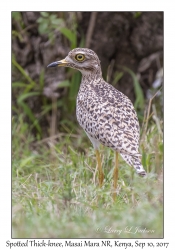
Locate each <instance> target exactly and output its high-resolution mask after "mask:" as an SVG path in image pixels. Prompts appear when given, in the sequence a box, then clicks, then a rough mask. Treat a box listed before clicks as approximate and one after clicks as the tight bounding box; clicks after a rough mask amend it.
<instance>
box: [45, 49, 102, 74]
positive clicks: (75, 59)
mask: <svg viewBox="0 0 175 250" xmlns="http://www.w3.org/2000/svg"><path fill="white" fill-rule="evenodd" d="M56 66H64V67H70V68H73V69H77V70H79V71H80V72H81V73H82V75H91V74H98V75H100V76H101V66H100V60H99V58H98V56H97V54H96V53H95V52H94V51H93V50H90V49H86V48H76V49H73V50H71V51H70V52H69V54H68V55H67V57H66V58H65V59H63V60H60V61H57V62H53V63H50V64H49V65H48V66H47V67H48V68H49V67H56Z"/></svg>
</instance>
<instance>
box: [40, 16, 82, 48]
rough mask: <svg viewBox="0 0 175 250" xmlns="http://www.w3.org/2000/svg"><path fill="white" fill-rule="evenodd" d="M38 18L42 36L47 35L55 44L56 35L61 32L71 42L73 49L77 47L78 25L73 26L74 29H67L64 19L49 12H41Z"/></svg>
mask: <svg viewBox="0 0 175 250" xmlns="http://www.w3.org/2000/svg"><path fill="white" fill-rule="evenodd" d="M40 15H41V17H39V18H38V20H37V23H38V24H39V25H38V31H39V33H40V34H47V35H48V37H49V39H50V40H51V42H54V37H55V35H54V33H55V32H57V31H59V32H61V33H62V34H63V35H64V36H65V37H66V38H67V39H68V40H69V42H70V45H71V46H70V47H71V49H73V48H76V46H77V35H76V25H72V29H73V30H71V29H69V28H67V27H66V23H65V21H64V19H62V18H58V17H57V15H56V14H50V13H49V12H41V13H40Z"/></svg>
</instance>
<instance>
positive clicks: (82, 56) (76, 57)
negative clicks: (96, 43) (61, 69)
mask: <svg viewBox="0 0 175 250" xmlns="http://www.w3.org/2000/svg"><path fill="white" fill-rule="evenodd" d="M75 59H76V60H77V61H79V62H82V61H84V59H85V55H83V54H77V55H76V56H75Z"/></svg>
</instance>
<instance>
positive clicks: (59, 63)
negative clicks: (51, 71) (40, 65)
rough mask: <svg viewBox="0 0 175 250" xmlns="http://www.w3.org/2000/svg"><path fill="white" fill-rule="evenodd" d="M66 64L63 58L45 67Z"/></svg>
mask: <svg viewBox="0 0 175 250" xmlns="http://www.w3.org/2000/svg"><path fill="white" fill-rule="evenodd" d="M67 64H68V62H67V61H66V60H65V59H63V60H61V61H57V62H53V63H50V64H49V65H48V66H47V68H51V67H56V66H58V67H59V66H66V65H67Z"/></svg>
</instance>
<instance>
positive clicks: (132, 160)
mask: <svg viewBox="0 0 175 250" xmlns="http://www.w3.org/2000/svg"><path fill="white" fill-rule="evenodd" d="M121 156H122V158H123V159H124V160H125V161H126V162H127V163H128V164H129V165H130V166H133V167H134V168H135V170H136V172H137V173H138V174H139V175H141V176H145V175H146V171H145V170H144V168H143V166H142V164H141V162H140V158H139V157H138V156H133V155H126V154H121Z"/></svg>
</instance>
